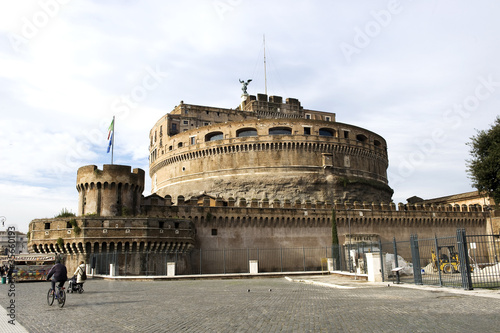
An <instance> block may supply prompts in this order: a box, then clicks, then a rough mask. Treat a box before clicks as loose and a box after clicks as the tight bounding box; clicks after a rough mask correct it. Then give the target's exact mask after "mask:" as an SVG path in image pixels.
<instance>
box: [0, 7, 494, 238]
mask: <svg viewBox="0 0 500 333" xmlns="http://www.w3.org/2000/svg"><path fill="white" fill-rule="evenodd" d="M55 1H57V0H55ZM40 3H41V2H40V1H29V2H22V3H21V2H4V3H2V4H0V33H1V34H3V35H4V37H5V38H4V39H3V40H1V41H0V57H1V58H2V61H1V62H0V100H1V101H2V103H0V112H1V114H2V116H1V123H0V124H1V131H0V151H1V152H2V156H1V159H0V168H1V170H2V175H0V197H1V199H2V202H3V203H9V204H8V205H4V206H0V215H5V216H6V217H7V218H8V219H10V220H12V219H15V220H16V221H19V223H20V228H21V230H24V231H26V230H27V225H28V222H29V220H30V219H31V218H35V217H50V216H53V215H55V214H57V213H58V212H59V211H60V210H61V209H62V208H64V207H68V208H73V209H74V211H76V208H75V206H76V198H77V192H76V190H75V184H74V182H75V178H76V171H77V169H78V167H79V166H82V165H86V164H96V165H98V166H99V167H102V164H103V163H109V162H110V154H106V146H107V141H106V134H107V127H108V125H109V123H110V121H111V119H112V117H113V115H115V116H116V121H117V123H116V126H117V127H116V139H117V141H116V146H115V150H114V154H115V156H114V159H115V163H124V164H129V165H132V167H140V168H143V169H145V171H146V174H147V173H148V172H147V165H148V160H147V156H148V151H147V149H148V144H149V139H148V135H149V130H150V128H151V127H152V126H153V125H154V123H155V122H156V121H157V120H158V119H159V118H160V117H161V116H162V115H164V114H165V113H167V112H169V111H170V110H172V109H173V107H174V106H175V105H177V104H179V102H180V101H181V100H184V102H186V103H191V104H201V105H210V106H221V107H235V106H236V105H237V104H238V102H239V95H240V92H241V90H240V85H239V83H238V79H240V78H241V79H248V78H253V79H254V80H253V81H252V83H251V84H250V86H249V92H250V93H251V94H256V93H260V92H263V91H264V75H263V73H264V71H263V63H262V56H263V48H262V37H263V34H265V35H266V45H267V48H266V51H267V53H266V56H267V76H268V77H267V80H268V93H269V94H270V95H272V94H275V95H279V96H283V97H284V98H287V97H294V98H298V99H299V100H300V101H301V103H302V105H303V106H304V107H305V108H309V109H317V110H322V111H330V112H335V113H336V115H337V121H339V122H345V123H350V124H354V125H357V126H361V127H364V128H367V129H370V130H372V131H374V132H376V133H378V134H380V135H382V136H383V137H384V138H385V139H386V140H387V143H388V147H389V158H390V166H389V174H390V175H392V176H396V177H395V179H397V180H399V181H396V182H395V183H394V184H390V185H391V186H393V187H394V190H395V194H394V200H395V201H396V202H398V201H405V199H406V198H407V197H409V196H412V195H418V196H421V197H426V198H429V197H436V196H441V195H446V194H452V193H456V192H461V191H463V192H465V191H469V190H471V188H470V181H469V180H468V178H467V175H466V174H465V159H466V158H467V157H468V151H467V147H466V146H465V143H466V142H467V141H468V140H469V138H470V137H471V136H472V135H474V134H475V131H474V129H475V128H478V129H485V128H488V127H489V126H490V125H491V124H492V123H493V120H494V118H495V117H496V115H497V114H498V111H497V110H498V109H499V107H500V87H497V86H494V87H493V91H492V92H491V94H490V95H489V96H488V98H486V99H484V100H481V103H480V105H478V106H477V107H476V108H475V109H474V110H473V111H472V112H469V113H468V115H460V116H459V117H458V118H457V114H456V113H455V114H453V113H452V114H450V111H449V110H450V109H451V110H453V107H454V105H456V104H460V103H464V101H465V100H466V98H467V97H468V96H471V95H473V94H474V93H475V89H476V88H477V85H478V82H479V81H478V80H479V79H478V78H479V77H483V78H488V77H489V76H491V77H492V78H493V81H494V82H500V68H499V66H498V61H497V59H498V58H499V56H500V47H499V46H498V43H497V39H498V37H497V31H499V28H500V21H499V20H498V19H497V17H496V13H497V12H498V9H499V7H500V5H499V4H497V3H494V2H479V3H468V2H465V1H460V2H451V1H430V2H416V1H409V0H402V1H400V2H399V5H400V7H401V9H402V10H401V11H400V13H398V14H392V15H391V18H390V20H389V22H388V24H386V26H383V27H382V26H381V28H380V31H378V32H377V33H375V34H373V33H372V36H371V37H370V38H369V43H368V45H366V46H364V47H361V48H359V53H357V54H353V55H352V59H351V61H350V62H348V61H347V60H346V57H345V55H344V54H343V53H342V51H341V48H340V45H341V43H350V44H353V43H354V39H355V38H356V31H358V30H357V29H361V31H364V29H366V27H367V25H369V24H372V25H373V22H376V20H375V18H374V14H373V13H374V12H375V13H379V14H380V13H382V11H384V10H387V9H388V5H389V3H391V2H390V1H382V0H380V1H357V2H355V3H347V2H345V3H340V2H328V3H327V2H321V3H315V2H306V1H299V2H295V3H294V5H290V3H289V2H285V1H273V2H269V1H262V0H259V1H251V2H250V1H226V0H220V1H217V2H215V1H196V0H190V1H182V2H171V1H168V2H162V1H144V2H141V3H137V2H115V1H112V2H100V1H69V2H67V4H64V5H63V4H61V5H60V7H58V8H53V9H52V10H53V11H54V12H53V13H52V14H53V15H49V16H50V19H49V20H48V21H47V22H42V23H44V24H41V23H40V22H38V27H36V28H37V29H36V31H34V33H33V36H31V37H30V38H26V36H24V37H23V31H24V32H26V31H27V30H26V29H28V28H27V25H29V22H31V23H32V24H33V22H34V17H36V15H39V17H42V16H43V12H44V9H43V8H42V7H41V4H40ZM215 3H219V4H225V5H226V6H223V7H219V8H218V7H216V6H214V4H215ZM45 12H46V11H45ZM40 13H42V14H40ZM40 15H41V16H40ZM47 15H48V14H47ZM49 16H48V17H49ZM27 22H28V23H27ZM23 29H24V30H23ZM32 32H33V31H32ZM12 36H20V37H23V38H25V41H26V43H22V44H20V45H18V46H21V47H20V50H16V48H15V47H13V46H16V45H13V44H12V43H11V42H12V40H13V39H12ZM156 68H159V70H160V71H161V72H162V73H164V74H163V76H162V80H161V82H159V84H158V85H157V87H155V88H154V89H150V90H147V91H146V92H147V94H146V95H145V96H144V98H141V99H140V101H139V100H137V99H136V100H135V101H134V102H137V103H134V107H128V108H127V109H126V112H123V111H124V109H123V108H121V109H120V108H119V107H118V105H121V106H122V107H123V104H117V103H120V101H122V98H123V97H124V96H128V98H130V96H132V95H133V94H134V92H137V91H138V90H137V89H139V88H138V87H141V84H142V82H143V80H144V77H145V76H146V75H148V73H149V72H148V69H153V70H154V69H156ZM450 116H454V117H452V118H450ZM436 130H441V131H442V132H444V133H445V135H446V139H445V140H443V141H442V142H438V143H435V146H434V147H433V148H432V149H430V148H429V146H425V144H424V143H425V142H427V141H428V140H430V139H432V135H433V132H434V131H436ZM426 149H427V150H426ZM422 152H423V153H424V160H423V162H422V163H420V164H419V163H416V164H415V162H413V165H412V164H411V163H410V165H409V166H410V167H412V168H413V169H412V172H411V173H409V175H405V176H404V177H402V175H401V174H402V173H404V172H403V171H404V167H405V164H404V163H405V161H406V162H408V161H410V159H411V158H415V157H416V156H418V155H415V154H419V153H420V154H421V153H422ZM412 154H413V155H412ZM146 184H147V186H148V190H149V179H146ZM146 194H147V193H146Z"/></svg>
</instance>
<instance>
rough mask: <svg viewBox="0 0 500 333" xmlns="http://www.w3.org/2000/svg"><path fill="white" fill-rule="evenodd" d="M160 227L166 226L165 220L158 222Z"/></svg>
mask: <svg viewBox="0 0 500 333" xmlns="http://www.w3.org/2000/svg"><path fill="white" fill-rule="evenodd" d="M158 227H159V228H160V229H163V228H165V222H163V221H160V222H158Z"/></svg>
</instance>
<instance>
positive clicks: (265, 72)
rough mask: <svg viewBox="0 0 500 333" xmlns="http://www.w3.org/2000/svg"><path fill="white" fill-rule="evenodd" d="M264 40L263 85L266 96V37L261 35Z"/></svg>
mask: <svg viewBox="0 0 500 333" xmlns="http://www.w3.org/2000/svg"><path fill="white" fill-rule="evenodd" d="M263 40H264V85H265V87H264V88H265V94H266V95H267V70H266V35H265V34H264V35H263Z"/></svg>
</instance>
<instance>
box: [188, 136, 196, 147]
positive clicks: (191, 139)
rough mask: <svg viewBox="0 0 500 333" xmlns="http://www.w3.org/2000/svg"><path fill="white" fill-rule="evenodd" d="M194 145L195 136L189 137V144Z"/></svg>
mask: <svg viewBox="0 0 500 333" xmlns="http://www.w3.org/2000/svg"><path fill="white" fill-rule="evenodd" d="M195 143H196V137H195V136H191V137H189V144H190V145H194V144H195Z"/></svg>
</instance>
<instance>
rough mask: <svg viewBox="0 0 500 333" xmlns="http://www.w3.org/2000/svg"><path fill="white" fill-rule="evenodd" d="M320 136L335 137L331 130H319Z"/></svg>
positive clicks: (333, 131)
mask: <svg viewBox="0 0 500 333" xmlns="http://www.w3.org/2000/svg"><path fill="white" fill-rule="evenodd" d="M319 135H320V136H335V130H334V129H331V128H320V129H319Z"/></svg>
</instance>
